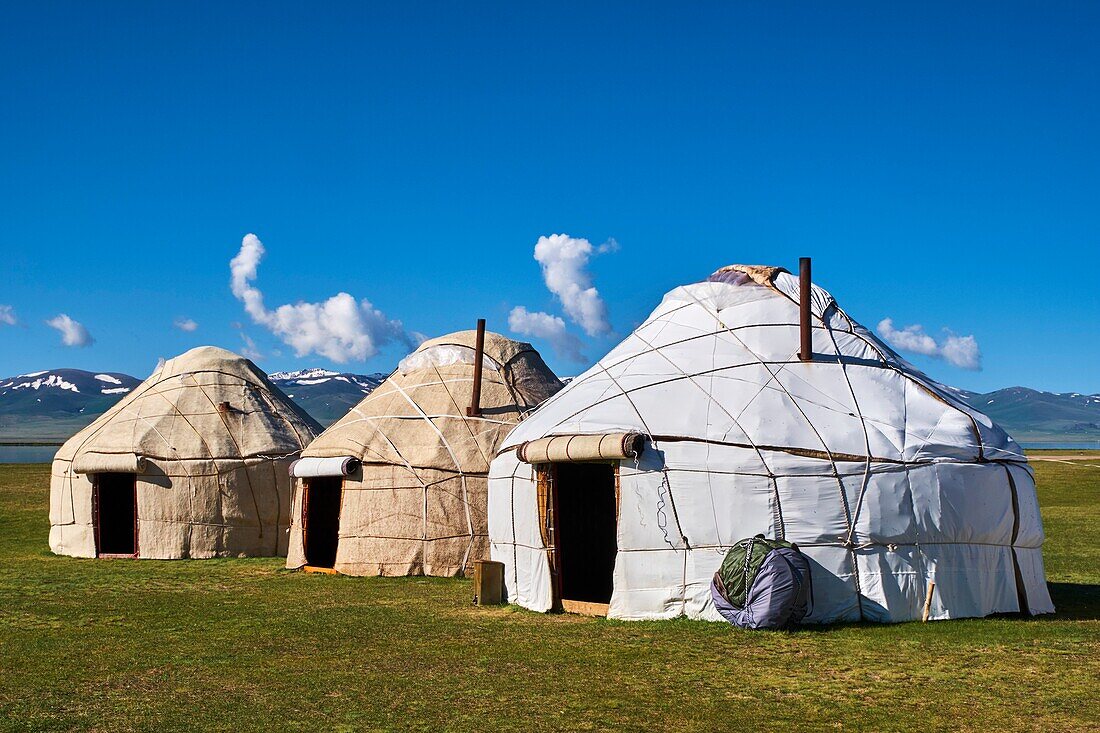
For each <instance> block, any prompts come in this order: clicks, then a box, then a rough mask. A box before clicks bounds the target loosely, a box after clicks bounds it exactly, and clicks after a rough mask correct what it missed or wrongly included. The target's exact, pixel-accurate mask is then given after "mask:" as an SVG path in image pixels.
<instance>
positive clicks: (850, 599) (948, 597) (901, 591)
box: [492, 543, 1054, 623]
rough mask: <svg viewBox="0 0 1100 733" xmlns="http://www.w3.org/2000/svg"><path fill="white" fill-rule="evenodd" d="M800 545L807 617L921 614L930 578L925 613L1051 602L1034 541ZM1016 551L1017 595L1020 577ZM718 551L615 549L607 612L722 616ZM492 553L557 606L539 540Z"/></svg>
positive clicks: (535, 594) (538, 603) (538, 604)
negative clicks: (809, 599)
mask: <svg viewBox="0 0 1100 733" xmlns="http://www.w3.org/2000/svg"><path fill="white" fill-rule="evenodd" d="M801 549H802V550H803V552H804V553H805V554H806V556H807V557H808V558H809V560H810V563H811V573H812V576H813V583H814V588H813V589H814V597H813V608H812V611H811V613H810V614H809V616H807V618H806V619H805V622H806V623H832V622H850V621H860V620H865V621H877V622H900V621H910V620H916V619H919V618H921V613H922V610H923V605H924V602H925V597H926V594H927V589H928V584H929V581H935V589H934V593H933V597H932V606H931V612H930V614H929V618H931V619H948V618H967V617H981V616H987V615H989V614H994V613H1015V612H1017V611H1020V610H1021V608H1020V598H1021V595H1022V597H1023V598H1024V599H1025V602H1026V606H1027V608H1026V609H1025V611H1026V612H1029V613H1031V614H1040V613H1051V612H1053V610H1054V607H1053V604H1052V603H1051V601H1050V596H1049V593H1048V591H1047V587H1046V583H1045V582H1044V580H1043V578H1044V573H1043V560H1042V553H1041V551H1040V550H1039V549H1036V548H1019V547H1018V548H1010V547H1001V546H991V545H973V544H962V543H951V544H939V545H923V546H921V547H920V548H917V547H916V546H913V545H908V546H890V547H886V546H872V547H864V548H859V549H852V550H850V549H847V548H845V547H840V546H816V547H805V546H803V547H802V548H801ZM1014 554H1015V558H1016V563H1017V564H1018V566H1019V569H1020V577H1021V578H1022V580H1023V586H1024V587H1023V591H1024V593H1023V594H1020V593H1019V592H1018V588H1017V584H1016V573H1015V567H1014V563H1013V555H1014ZM723 556H724V550H723V549H720V548H702V549H692V550H673V549H667V550H647V551H633V552H632V551H620V552H619V553H618V555H617V556H616V562H615V574H614V585H615V590H614V592H613V594H612V598H611V604H610V608H609V611H608V617H610V618H619V619H636V620H646V619H668V618H674V617H677V616H681V615H683V616H688V617H690V618H698V619H707V620H712V621H719V620H721V616H720V615H719V614H718V612H717V611H716V610H715V608H714V605H713V602H712V599H711V595H710V584H711V580H712V578H713V576H714V573H715V572H716V571H717V570H718V568H719V566H720V565H721V562H722V558H723ZM492 557H493V559H494V560H498V561H500V562H503V563H504V565H505V570H504V574H505V583H506V587H507V594H508V598H507V600H508V602H510V603H518V604H519V605H522V606H525V607H527V608H530V609H532V610H536V611H549V610H550V609H551V608H552V607H553V597H552V590H551V577H550V571H549V565H548V563H547V560H546V551H545V550H544V549H541V548H536V547H521V546H516V545H511V544H496V543H494V545H493V547H492ZM853 559H854V561H855V564H856V566H858V568H859V572H858V576H857V575H856V573H854V572H853ZM857 577H858V592H857V582H856V580H857Z"/></svg>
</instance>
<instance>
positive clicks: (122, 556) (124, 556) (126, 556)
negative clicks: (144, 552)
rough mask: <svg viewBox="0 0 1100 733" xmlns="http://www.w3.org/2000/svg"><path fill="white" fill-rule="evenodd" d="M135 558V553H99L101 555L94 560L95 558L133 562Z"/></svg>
mask: <svg viewBox="0 0 1100 733" xmlns="http://www.w3.org/2000/svg"><path fill="white" fill-rule="evenodd" d="M136 557H137V553H136V552H134V553H126V552H123V553H109V552H101V553H99V554H98V555H96V558H97V559H99V560H133V559H134V558H136Z"/></svg>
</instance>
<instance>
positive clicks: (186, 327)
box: [172, 318, 199, 333]
mask: <svg viewBox="0 0 1100 733" xmlns="http://www.w3.org/2000/svg"><path fill="white" fill-rule="evenodd" d="M172 325H173V326H175V327H176V328H178V329H179V330H181V331H186V332H187V333H191V332H192V331H194V330H195V329H197V328H198V327H199V324H197V323H195V322H194V321H193V320H191V319H190V318H177V319H176V320H175V321H174V322H173V323H172Z"/></svg>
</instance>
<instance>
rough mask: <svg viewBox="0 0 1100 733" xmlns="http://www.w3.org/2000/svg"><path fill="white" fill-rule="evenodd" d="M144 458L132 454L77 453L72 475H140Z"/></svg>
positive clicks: (143, 469) (143, 465) (143, 466)
mask: <svg viewBox="0 0 1100 733" xmlns="http://www.w3.org/2000/svg"><path fill="white" fill-rule="evenodd" d="M144 471H145V457H144V456H139V455H136V454H134V453H92V452H86V453H79V454H77V456H76V457H75V458H73V473H142V472H144Z"/></svg>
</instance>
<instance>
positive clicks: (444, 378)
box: [287, 331, 562, 576]
mask: <svg viewBox="0 0 1100 733" xmlns="http://www.w3.org/2000/svg"><path fill="white" fill-rule="evenodd" d="M475 339H476V332H475V331H459V332H457V333H452V334H448V335H446V336H441V337H439V338H436V339H432V340H430V341H425V342H424V343H423V344H421V345H420V347H419V348H418V349H417V350H416V351H414V352H413V353H412V354H410V355H409V356H407V357H406V358H405V359H403V360H402V361H401V364H400V366H399V367H398V369H397V371H395V372H394V373H393V374H391V375H390V376H389V378H388V379H386V381H385V382H383V383H382V384H380V385H379V386H378V387H377V388H376V389H375V390H374V391H373V392H371V393H370V394H369V395H367V396H366V397H365V398H363V400H362V401H361V402H360V403H359V404H358V405H356V406H355V407H354V408H352V410H351V411H350V412H349V413H348V414H347V415H345V416H344V417H342V418H340V420H338V421H336V422H335V423H333V424H332V425H331V426H329V428H328V429H327V430H325V432H324V433H322V434H321V435H320V436H318V437H317V439H316V440H314V441H313V442H312V443H311V444H310V445H309V447H308V448H307V449H306V450H305V451H303V453H302V456H303V458H302V463H301V464H299V465H302V464H305V465H306V469H308V467H309V465H310V463H307V462H314V461H319V460H325V459H335V462H330V463H326V464H321V463H318V464H317V465H319V466H336V465H338V464H339V462H340V461H345V460H347V459H348V458H354V459H357V460H358V461H360V462H361V465H358V466H356V467H355V469H354V470H353V471H351V472H350V473H348V474H347V475H346V476H344V480H343V482H342V484H341V485H342V495H341V504H340V517H339V529H338V544H337V549H336V560H335V566H334V567H335V570H336V571H337V572H339V573H342V574H346V575H439V576H454V575H463V574H465V573H466V571H467V569H468V568H469V566H470V563H471V562H472V561H474V560H479V559H484V558H485V557H486V556H487V555H488V528H487V526H486V517H485V512H486V502H487V500H488V489H487V476H488V473H489V461H490V460H492V458H493V456H494V455H495V454H496V450H497V448H499V447H500V442H501V440H503V439H504V436H505V435H507V434H508V431H510V430H511V429H512V428H513V427H515V426H516V424H517V423H518V422H519V421H520V420H521V419H522V418H523V417H524V416H525V415H526V414H527V413H529V412H530V411H531V410H533V409H534V408H535V406H536V405H538V404H539V403H540V402H542V401H543V400H545V399H546V398H547V397H549V396H550V395H552V394H554V393H555V392H557V391H558V390H559V389H561V386H562V385H561V382H560V381H558V378H557V377H556V376H554V373H553V372H552V371H550V368H549V367H547V366H546V364H545V363H544V362H543V360H542V357H541V356H539V353H538V352H537V351H536V350H535V349H534V348H533V347H532V346H531V345H530V344H526V343H521V342H518V341H513V340H511V339H509V338H506V337H504V336H501V335H500V334H496V333H492V332H486V333H485V344H484V359H483V365H484V369H483V372H482V384H481V403H480V404H481V415H480V416H477V417H468V416H467V414H466V408H467V407H469V406H470V401H471V393H472V391H473V383H474V361H475V360H474V355H475V352H474V345H475ZM306 469H303V473H302V476H303V478H301V479H298V480H296V481H295V484H294V486H295V491H294V508H293V511H292V517H293V519H292V528H291V535H290V550H289V554H288V555H287V567H288V568H299V567H302V566H304V565H305V564H306V547H305V540H306V537H305V536H304V535H305V533H304V532H303V528H302V525H303V522H302V512H303V499H304V495H305V494H304V489H305V487H306V483H307V482H308V481H309V478H308V477H306V476H305V473H304V471H305V470H306ZM319 470H320V469H319ZM330 470H331V469H330ZM295 473H296V474H297V473H298V470H297V467H296V470H295ZM329 475H339V474H333V473H330V474H329Z"/></svg>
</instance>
